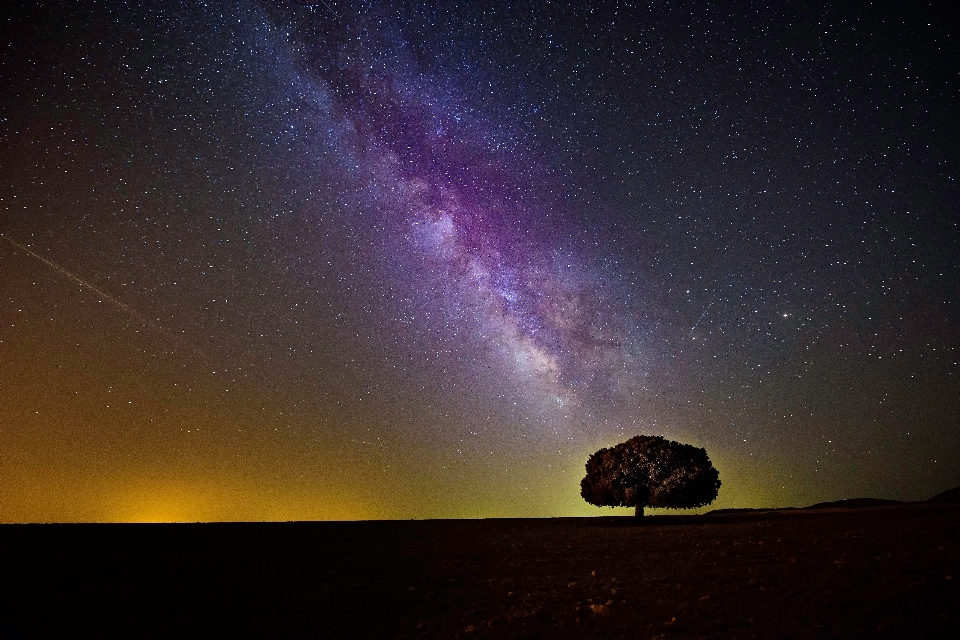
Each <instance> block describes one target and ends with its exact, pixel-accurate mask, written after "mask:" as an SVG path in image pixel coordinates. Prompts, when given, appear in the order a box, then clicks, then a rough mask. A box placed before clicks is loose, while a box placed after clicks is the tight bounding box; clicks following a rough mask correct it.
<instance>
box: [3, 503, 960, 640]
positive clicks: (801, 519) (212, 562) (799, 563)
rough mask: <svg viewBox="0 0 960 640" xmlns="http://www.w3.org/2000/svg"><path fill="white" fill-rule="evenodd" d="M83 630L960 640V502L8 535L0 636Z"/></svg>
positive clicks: (83, 528) (53, 528)
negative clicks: (636, 516)
mask: <svg viewBox="0 0 960 640" xmlns="http://www.w3.org/2000/svg"><path fill="white" fill-rule="evenodd" d="M91 634H93V635H91ZM80 635H85V636H86V635H91V637H101V638H103V637H203V638H216V637H225V638H226V637H229V638H238V637H250V638H267V637H269V638H367V637H378V638H394V637H401V638H416V637H434V638H457V637H459V638H540V637H543V638H643V639H647V638H661V637H663V638H856V637H870V638H957V637H960V504H957V503H926V504H893V505H879V506H864V507H861V508H855V509H851V508H842V507H833V506H827V507H824V508H820V509H806V510H776V511H747V512H727V513H715V514H708V515H701V516H660V517H647V518H645V519H644V521H643V522H642V524H638V523H636V522H635V521H634V519H633V518H630V517H601V518H558V519H548V520H460V521H453V520H448V521H411V522H357V523H279V524H193V525H5V526H2V527H0V638H7V637H11V638H18V637H19V638H63V637H76V636H80Z"/></svg>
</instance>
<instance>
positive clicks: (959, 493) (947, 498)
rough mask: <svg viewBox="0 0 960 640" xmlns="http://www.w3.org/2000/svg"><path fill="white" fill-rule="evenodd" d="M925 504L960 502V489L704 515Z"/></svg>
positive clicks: (747, 508) (716, 512)
mask: <svg viewBox="0 0 960 640" xmlns="http://www.w3.org/2000/svg"><path fill="white" fill-rule="evenodd" d="M923 502H960V487H956V488H954V489H947V490H946V491H944V492H943V493H938V494H937V495H935V496H933V497H932V498H930V499H929V500H923V501H921V502H904V501H903V500H884V499H883V498H850V499H847V500H832V501H830V502H818V503H816V504H812V505H810V506H809V507H760V508H749V507H746V508H743V507H741V508H731V509H714V510H712V511H707V512H706V513H705V514H704V515H711V514H713V515H719V514H725V513H744V512H748V511H786V510H790V509H796V508H799V509H858V508H861V507H882V506H885V505H892V504H922V503H923Z"/></svg>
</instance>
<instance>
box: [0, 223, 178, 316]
mask: <svg viewBox="0 0 960 640" xmlns="http://www.w3.org/2000/svg"><path fill="white" fill-rule="evenodd" d="M0 238H3V239H4V240H6V241H7V242H9V243H10V244H12V245H13V246H15V247H16V248H17V249H20V250H21V251H23V252H25V253H28V254H30V255H31V256H33V257H34V258H36V259H37V260H39V261H40V262H42V263H44V264H45V265H47V266H49V267H52V268H53V269H56V270H57V271H58V272H60V273H61V274H63V275H65V276H66V277H68V278H70V279H71V280H73V281H74V282H76V283H77V284H79V285H80V286H81V287H83V288H84V289H89V290H90V291H93V292H94V293H96V294H97V295H98V296H100V297H101V298H103V299H104V300H107V301H108V302H111V303H113V305H114V306H116V307H117V308H118V309H120V310H121V311H123V312H124V313H125V314H127V315H128V316H130V317H131V318H133V319H134V320H136V321H137V322H139V323H141V324H145V325H147V326H150V327H153V328H154V329H157V330H158V331H162V329H161V327H159V326H158V325H157V324H156V323H153V322H151V321H150V320H147V319H146V318H145V317H143V316H142V315H141V314H139V313H137V312H136V311H135V310H133V309H131V308H130V307H128V306H127V305H125V304H123V303H122V302H120V301H119V300H117V299H116V298H114V297H113V296H111V295H109V294H108V293H105V292H104V291H101V290H100V289H98V288H97V287H95V286H94V285H92V284H90V283H89V282H87V281H86V280H83V279H81V278H78V277H77V276H75V275H74V274H72V273H70V272H69V271H67V270H66V269H64V268H63V267H61V266H60V265H58V264H57V263H56V262H54V261H53V260H48V259H47V258H44V257H43V256H42V255H40V254H39V253H36V252H35V251H32V250H31V249H29V248H28V247H26V246H25V245H22V244H20V243H19V242H17V241H16V240H13V239H12V238H10V237H8V236H6V235H4V234H2V233H0Z"/></svg>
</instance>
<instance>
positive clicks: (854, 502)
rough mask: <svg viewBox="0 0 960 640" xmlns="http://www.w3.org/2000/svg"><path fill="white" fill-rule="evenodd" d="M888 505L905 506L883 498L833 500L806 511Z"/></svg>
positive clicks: (813, 506)
mask: <svg viewBox="0 0 960 640" xmlns="http://www.w3.org/2000/svg"><path fill="white" fill-rule="evenodd" d="M888 504H903V502H901V501H900V500H884V499H882V498H850V499H849V500H833V501H831V502H818V503H817V504H812V505H810V506H809V507H803V508H804V509H831V508H833V509H836V508H840V509H856V508H859V507H882V506H884V505H888Z"/></svg>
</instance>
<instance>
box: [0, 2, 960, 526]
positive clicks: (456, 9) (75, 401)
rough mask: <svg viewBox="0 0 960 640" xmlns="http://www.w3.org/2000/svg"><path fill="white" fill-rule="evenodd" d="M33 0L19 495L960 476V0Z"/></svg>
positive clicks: (852, 482)
mask: <svg viewBox="0 0 960 640" xmlns="http://www.w3.org/2000/svg"><path fill="white" fill-rule="evenodd" d="M132 4H135V5H137V6H132V7H131V6H126V3H120V2H98V1H87V2H79V3H75V4H70V5H69V7H67V8H64V7H63V6H61V5H60V4H51V5H49V6H42V5H34V4H30V5H29V6H23V7H15V8H13V9H8V10H7V11H6V12H5V14H6V15H5V16H4V17H3V18H2V26H0V29H2V36H0V51H2V55H0V77H2V78H3V79H4V80H3V83H2V85H0V169H2V172H0V234H2V237H0V521H3V522H44V521H208V520H301V519H370V518H451V517H453V518H459V517H542V516H569V515H609V514H612V513H621V512H622V513H628V512H629V511H628V510H615V511H611V510H610V509H599V508H596V507H592V506H590V505H587V504H586V503H585V502H584V501H583V500H582V499H581V498H580V496H579V482H580V479H581V477H582V476H583V469H584V464H585V462H586V459H587V457H588V456H589V454H590V453H592V452H593V451H595V450H597V449H598V448H600V447H603V446H611V445H613V444H616V443H617V442H621V441H623V440H625V439H627V438H629V437H632V436H634V435H637V434H649V435H663V436H665V437H667V438H669V439H673V440H678V441H681V442H686V443H690V444H694V445H696V446H700V447H705V448H706V449H707V451H708V453H709V455H710V457H711V459H712V460H713V462H714V464H715V466H716V467H717V469H718V470H719V471H720V477H721V480H722V482H723V486H722V488H721V489H720V494H719V497H718V499H717V501H716V502H715V503H714V504H713V505H712V506H711V508H717V507H780V506H803V505H807V504H811V503H814V502H817V501H823V500H833V499H840V498H845V497H862V496H869V497H879V498H893V499H901V500H918V499H925V498H928V497H930V496H932V495H934V494H935V493H938V492H940V491H942V490H945V489H948V488H951V487H954V486H957V485H958V484H960V365H958V362H960V306H958V305H960V227H958V223H960V190H958V185H957V176H958V155H960V77H958V73H957V67H956V64H955V61H956V60H957V59H960V51H958V48H960V46H958V44H960V43H958V37H960V33H958V31H957V30H956V23H955V22H952V21H950V20H949V19H948V18H947V16H946V15H943V14H940V13H938V11H937V10H936V9H934V8H931V7H929V6H927V5H925V4H923V3H911V4H910V6H909V7H908V6H904V5H905V3H893V2H890V3H865V2H860V3H819V2H786V3H773V5H775V6H764V5H762V4H758V3H748V2H743V3H729V2H724V3H716V4H710V3H703V2H676V3H673V2H657V3H649V4H632V5H631V6H619V7H617V6H615V4H614V3H595V4H594V5H593V6H591V4H590V3H569V4H567V3H539V2H537V3H518V4H506V3H482V2H439V3H414V2H390V3H365V2H348V1H345V0H326V2H324V1H321V2H319V3H312V2H305V1H299V2H284V3H273V2H265V3H258V2H254V1H240V2H228V3H212V2H211V3H203V2H159V1H156V2H145V3H132Z"/></svg>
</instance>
